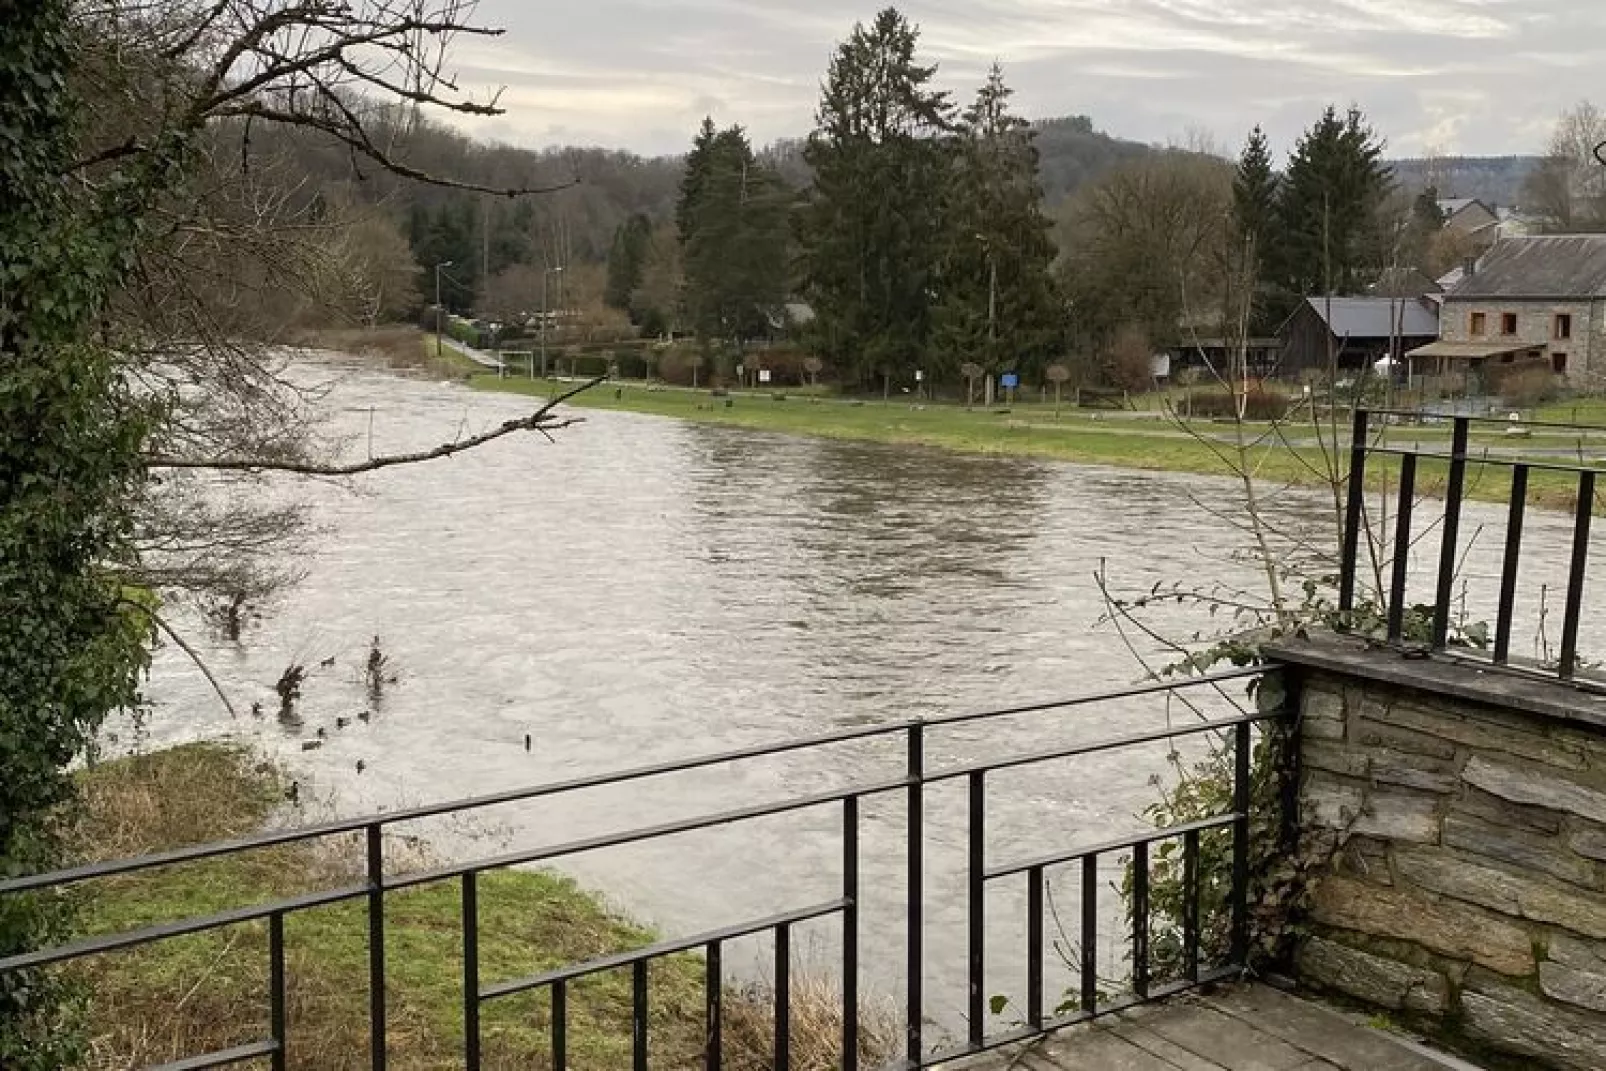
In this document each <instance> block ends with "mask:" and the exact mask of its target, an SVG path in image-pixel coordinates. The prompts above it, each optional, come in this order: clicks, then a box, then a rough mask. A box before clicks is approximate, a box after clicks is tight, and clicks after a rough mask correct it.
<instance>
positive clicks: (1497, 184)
mask: <svg viewBox="0 0 1606 1071" xmlns="http://www.w3.org/2000/svg"><path fill="white" fill-rule="evenodd" d="M1539 161H1540V157H1537V156H1440V157H1434V158H1432V159H1427V160H1394V161H1392V162H1391V163H1390V165H1389V166H1391V167H1392V168H1394V175H1395V178H1397V179H1398V180H1399V183H1400V185H1401V186H1403V187H1405V188H1406V189H1407V190H1421V189H1424V188H1426V187H1428V186H1434V187H1436V188H1437V189H1438V191H1439V196H1440V197H1476V198H1478V199H1479V200H1482V201H1484V202H1486V203H1488V204H1491V205H1510V206H1513V207H1520V206H1521V205H1522V185H1523V183H1524V182H1525V181H1526V180H1527V178H1528V175H1529V173H1530V172H1532V171H1533V169H1534V168H1535V167H1536V166H1537V165H1538V164H1539Z"/></svg>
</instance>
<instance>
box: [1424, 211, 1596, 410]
mask: <svg viewBox="0 0 1606 1071" xmlns="http://www.w3.org/2000/svg"><path fill="white" fill-rule="evenodd" d="M1407 356H1408V357H1409V358H1410V361H1411V372H1412V375H1413V376H1422V377H1428V378H1433V377H1460V378H1463V379H1465V380H1466V381H1467V382H1468V384H1469V389H1470V387H1471V385H1472V384H1473V383H1475V382H1477V381H1481V380H1483V379H1485V378H1486V377H1487V375H1488V373H1489V372H1490V371H1491V370H1492V369H1493V367H1494V366H1496V365H1499V364H1513V363H1518V362H1538V361H1543V362H1545V363H1547V364H1548V365H1549V367H1550V368H1551V369H1552V370H1553V371H1555V372H1556V373H1557V374H1558V375H1563V376H1566V377H1567V378H1568V379H1569V380H1570V381H1572V382H1574V383H1583V382H1586V381H1587V380H1589V379H1590V378H1591V377H1596V376H1599V375H1600V374H1601V373H1606V234H1558V235H1546V236H1542V237H1524V238H1502V239H1501V240H1500V241H1499V242H1497V243H1496V244H1495V246H1494V248H1492V249H1491V250H1490V251H1489V252H1488V253H1486V254H1485V255H1484V256H1483V257H1482V258H1481V259H1480V260H1478V261H1477V262H1476V263H1475V264H1469V265H1468V266H1467V269H1466V270H1465V271H1464V272H1463V274H1462V277H1461V279H1460V280H1459V281H1458V282H1456V284H1455V286H1454V288H1453V289H1451V290H1450V291H1449V292H1448V293H1446V294H1445V295H1443V309H1442V311H1441V312H1440V315H1439V337H1438V341H1437V342H1433V343H1431V344H1429V345H1425V346H1421V347H1418V348H1416V349H1413V350H1410V351H1409V352H1408V354H1407Z"/></svg>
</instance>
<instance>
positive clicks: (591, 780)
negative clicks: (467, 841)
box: [0, 663, 1281, 896]
mask: <svg viewBox="0 0 1606 1071" xmlns="http://www.w3.org/2000/svg"><path fill="white" fill-rule="evenodd" d="M1280 668H1281V667H1280V666H1278V665H1277V664H1275V663H1271V664H1267V665H1261V666H1253V667H1247V668H1244V669H1236V670H1231V671H1227V672H1223V673H1216V674H1211V675H1208V676H1203V677H1192V678H1187V679H1183V680H1177V681H1165V682H1160V683H1153V684H1146V685H1140V686H1137V687H1134V688H1126V689H1121V690H1112V691H1105V692H1095V693H1092V694H1089V695H1084V696H1077V697H1073V698H1070V699H1062V700H1054V701H1046V702H1042V703H1034V704H1030V705H1028V706H1019V707H1009V708H1006V709H1002V710H990V711H985V712H982V713H976V714H950V715H943V716H941V717H936V718H929V719H917V718H915V719H906V720H903V721H898V722H890V723H887V724H885V725H870V726H861V727H858V728H853V729H843V730H841V731H839V732H834V733H825V734H821V735H818V736H811V737H804V738H802V739H798V740H788V741H782V742H779V743H770V744H758V745H754V746H752V747H746V748H737V749H734V750H731V751H724V752H719V753H716V754H712V755H702V756H697V757H694V758H687V759H676V760H672V761H669V762H662V763H655V764H652V765H648V766H637V767H633V768H631V769H626V770H619V771H615V772H613V773H603V774H593V775H588V776H585V777H577V778H573V779H570V780H567V781H557V782H549V783H547V784H542V785H535V786H532V787H529V788H522V789H512V790H510V791H507V792H498V793H492V794H490V795H485V796H472V797H468V798H465V799H459V800H453V801H449V802H445V803H436V804H429V805H426V806H422V807H413V808H408V809H404V810H398V811H388V812H385V813H383V814H371V815H366V816H364V817H361V818H349V819H340V820H337V821H332V822H324V823H320V824H317V825H310V826H297V827H294V828H291V829H281V830H274V831H273V832H270V833H261V834H258V835H256V836H252V837H242V838H237V839H235V840H227V841H219V842H217V843H214V844H205V845H198V846H196V847H193V848H178V849H174V850H172V851H167V852H157V853H154V854H151V855H143V856H134V857H130V858H125V859H116V860H108V861H106V862H100V863H89V864H85V865H83V866H77V867H69V868H65V869H61V870H54V871H50V872H48V873H43V874H34V875H29V876H27V877H21V878H9V879H6V880H4V881H0V896H3V895H5V894H8V893H20V892H28V891H30V890H33V889H43V888H50V887H54V886H58V885H71V884H74V883H77V882H83V881H91V880H94V879H97V878H106V877H113V876H116V875H119V874H129V873H135V872H137V871H141V870H152V869H155V868H157V867H163V866H173V865H176V864H179V863H193V862H198V861H200V860H203V859H213V858H216V857H218V856H222V855H233V854H236V853H238V852H244V851H253V850H257V849H262V848H272V847H278V846H280V845H285V844H296V843H300V842H302V841H308V840H316V839H319V838H322V837H333V836H339V835H342V834H346V833H356V832H359V831H361V830H363V829H366V828H368V827H369V826H376V825H377V826H389V825H397V824H400V823H402V822H414V821H419V820H422V819H426V818H438V817H440V816H442V815H447V814H456V813H458V812H461V811H471V810H477V809H479V808H482V807H496V806H503V805H506V804H509V803H523V802H528V801H531V800H537V799H542V798H545V797H548V796H555V795H560V794H562V793H566V792H578V791H582V790H585V789H593V788H606V787H608V786H611V785H617V784H623V783H625V782H629V781H637V780H644V779H647V778H651V777H662V776H667V775H669V774H676V773H685V772H688V771H691V770H700V769H705V768H707V767H709V766H719V765H723V764H725V763H730V762H743V761H748V760H752V759H760V758H768V757H771V756H775V755H785V754H791V753H794V752H798V751H806V750H808V749H810V748H816V747H828V746H831V745H833V744H844V743H852V742H855V741H859V740H868V739H874V738H877V737H884V736H893V735H896V734H899V733H905V732H908V731H909V730H910V729H912V728H913V727H915V726H917V725H931V726H945V725H960V724H965V723H969V722H976V721H984V720H989V719H992V718H1003V717H1011V716H1016V715H1021V714H1035V713H1044V712H1047V711H1050V710H1061V709H1070V708H1075V707H1080V706H1087V705H1090V704H1094V703H1103V702H1109V701H1112V700H1116V699H1126V698H1131V697H1136V696H1144V695H1154V694H1158V693H1163V692H1176V691H1182V690H1184V689H1191V688H1200V687H1208V686H1211V685H1215V684H1220V683H1223V682H1227V681H1234V680H1240V679H1244V678H1248V677H1256V676H1261V675H1264V674H1266V673H1272V672H1276V671H1277V670H1278V669H1280Z"/></svg>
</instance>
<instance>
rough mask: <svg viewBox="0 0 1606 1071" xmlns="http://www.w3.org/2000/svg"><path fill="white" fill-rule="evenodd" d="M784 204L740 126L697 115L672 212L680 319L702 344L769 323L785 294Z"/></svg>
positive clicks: (755, 331) (738, 337) (740, 336)
mask: <svg viewBox="0 0 1606 1071" xmlns="http://www.w3.org/2000/svg"><path fill="white" fill-rule="evenodd" d="M791 204H792V193H791V191H790V190H788V189H787V188H786V186H785V185H784V184H783V183H782V182H781V180H780V179H779V178H778V177H777V176H776V174H775V173H774V172H773V171H772V170H771V169H770V168H768V167H766V166H764V165H763V164H761V163H760V162H759V161H758V159H757V157H756V156H755V155H754V153H753V147H752V145H751V144H750V143H749V142H748V140H747V134H746V133H745V132H744V131H743V130H742V128H741V127H739V126H733V127H730V128H729V129H727V130H716V129H715V128H714V126H713V123H712V122H710V121H706V120H705V121H704V124H703V127H702V129H701V131H699V133H698V136H697V141H696V143H695V144H694V145H693V148H692V152H691V155H690V157H689V158H688V161H687V167H686V179H685V182H684V184H683V185H682V194H681V200H680V203H679V204H678V205H677V208H676V213H675V216H676V220H677V222H678V224H679V227H680V244H681V261H682V269H683V271H684V279H685V283H684V289H683V293H682V301H683V305H684V308H685V314H686V321H687V323H688V324H689V326H690V327H691V328H692V329H693V330H695V331H696V332H697V334H698V336H699V337H701V338H702V339H703V340H704V341H705V342H712V341H714V340H716V339H717V340H726V341H731V342H735V343H737V344H740V343H741V342H743V341H744V340H747V339H752V338H757V337H760V336H762V335H764V334H766V333H768V331H769V330H770V329H771V326H770V325H771V319H772V317H774V316H776V315H778V313H779V311H780V309H781V307H782V305H783V304H784V303H785V300H786V293H787V283H788V272H789V264H788V259H789V253H788V249H789V246H788V242H787V236H788V235H787V228H788V213H789V211H790V208H791ZM644 252H645V250H644Z"/></svg>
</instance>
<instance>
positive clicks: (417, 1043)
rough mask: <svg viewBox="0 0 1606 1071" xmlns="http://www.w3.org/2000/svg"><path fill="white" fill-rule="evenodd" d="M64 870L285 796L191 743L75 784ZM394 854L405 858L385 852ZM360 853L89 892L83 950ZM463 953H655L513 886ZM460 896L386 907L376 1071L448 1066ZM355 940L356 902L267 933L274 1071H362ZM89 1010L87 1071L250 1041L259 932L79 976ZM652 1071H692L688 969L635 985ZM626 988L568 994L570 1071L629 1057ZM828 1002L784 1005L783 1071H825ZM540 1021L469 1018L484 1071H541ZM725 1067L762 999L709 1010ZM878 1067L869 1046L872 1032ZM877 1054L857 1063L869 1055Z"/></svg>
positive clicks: (698, 967)
mask: <svg viewBox="0 0 1606 1071" xmlns="http://www.w3.org/2000/svg"><path fill="white" fill-rule="evenodd" d="M82 786H83V795H84V799H85V802H86V805H87V806H86V814H85V818H84V820H83V822H82V823H81V828H82V833H81V835H80V841H81V844H80V848H81V853H82V854H83V855H84V856H85V857H86V858H109V857H117V856H123V855H128V854H134V853H144V852H152V851H160V850H163V849H167V848H172V847H177V846H180V845H188V844H195V843H202V842H207V841H213V840H219V839H225V838H230V837H237V836H242V835H246V834H249V833H251V832H253V831H255V830H257V829H260V828H262V826H263V825H264V823H267V822H268V821H270V820H271V819H272V817H273V816H274V815H275V814H276V813H277V812H278V811H279V810H280V809H281V808H283V807H284V806H285V798H284V797H285V779H284V777H283V775H282V774H281V773H280V772H279V771H278V770H276V769H275V768H273V767H272V766H269V765H266V764H264V763H261V762H258V761H257V760H255V759H253V758H252V757H251V756H250V755H249V754H248V753H247V752H245V751H243V750H240V749H237V748H234V747H230V746H226V745H218V744H198V745H190V746H186V747H181V748H175V749H172V750H169V751H163V752H159V753H156V754H153V755H148V756H141V757H136V758H132V759H125V760H120V761H118V762H114V763H109V764H106V765H103V766H100V767H97V768H96V769H94V770H92V771H90V772H89V773H87V774H85V775H84V777H83V781H82ZM392 854H393V855H394V856H399V857H401V858H403V859H407V858H408V857H409V856H411V857H412V862H414V863H418V862H421V861H422V860H421V859H419V858H418V857H419V854H420V849H419V848H418V846H416V845H409V844H405V843H401V842H398V843H397V844H396V845H395V850H394V852H392ZM361 857H362V849H361V845H360V844H358V843H356V842H355V841H353V840H350V839H344V838H341V839H339V840H338V842H336V840H335V839H331V840H330V841H329V842H325V843H324V844H322V845H321V846H301V845H292V846H286V847H279V848H273V849H268V850H265V851H261V852H257V853H252V854H251V855H250V856H234V857H227V858H222V859H216V860H211V861H206V862H201V863H195V864H188V865H185V866H182V867H171V868H167V869H165V870H161V871H156V872H151V873H149V874H142V875H138V876H133V877H128V878H123V879H116V880H113V881H109V882H102V883H98V884H97V885H96V886H95V891H94V892H93V894H92V895H89V896H88V897H87V898H86V899H85V900H84V902H83V904H82V909H81V912H80V916H79V917H80V924H81V928H82V930H83V932H85V933H88V934H94V933H111V932H120V931H124V930H128V929H132V928H135V927H139V926H143V925H150V924H154V923H158V922H164V921H171V920H174V919H179V918H184V917H188V916H194V915H200V914H205V913H209V912H215V911H222V910H228V909H230V908H236V907H242V906H246V905H251V904H258V903H262V902H265V901H268V900H272V899H275V898H279V897H287V896H294V895H297V894H300V893H305V892H309V891H312V890H315V889H327V888H333V887H340V886H345V885H350V884H352V883H353V882H354V881H360V877H359V874H360V870H359V869H358V868H359V867H360V860H361ZM479 910H480V935H481V936H480V941H481V944H480V955H481V962H482V977H483V979H484V982H485V983H486V984H489V983H491V982H494V981H502V980H506V979H511V978H515V977H520V976H524V975H528V974H533V973H537V972H540V971H543V970H549V969H553V968H556V967H560V966H563V965H566V964H570V963H577V962H583V961H585V960H588V959H591V958H594V957H596V956H599V955H605V954H608V953H611V952H617V951H621V950H625V949H630V948H637V947H640V946H642V945H645V944H648V943H650V942H651V941H652V940H653V939H654V935H653V934H651V933H650V932H648V931H647V930H645V929H643V928H642V927H640V926H637V925H635V924H633V923H631V922H629V921H628V920H626V919H623V918H621V917H619V916H618V915H616V914H614V913H612V912H610V911H609V910H608V909H607V908H606V907H605V906H604V905H603V904H602V903H601V902H600V901H599V900H598V899H597V898H596V897H594V896H592V895H591V894H589V893H587V892H585V891H584V890H582V889H580V888H579V887H578V886H576V885H575V884H574V883H573V882H571V881H569V880H567V879H566V878H563V877H560V876H557V875H553V874H548V873H536V872H528V871H498V872H494V873H488V874H485V875H483V876H482V877H481V880H480V887H479ZM460 912H461V900H460V893H459V885H458V883H456V882H450V883H444V884H441V885H433V886H425V887H422V888H419V889H417V890H412V891H408V892H402V893H396V894H392V895H390V896H388V897H387V898H386V927H387V931H386V952H387V957H388V963H389V970H388V974H387V981H388V1003H389V1032H390V1044H389V1053H390V1057H391V1064H390V1066H391V1067H393V1068H397V1069H399V1071H424V1069H431V1068H440V1067H448V1066H455V1065H459V1064H460V1063H461V1060H462V1041H463V1025H462V944H461V929H460V925H459V920H460V918H461V914H460ZM366 935H367V922H366V914H365V911H364V906H363V904H362V903H361V902H353V903H347V904H341V905H336V906H332V907H326V908H319V909H315V910H310V911H305V912H297V913H296V914H294V915H292V916H290V917H289V918H288V920H287V922H286V952H287V964H288V967H287V975H288V978H289V986H288V990H289V992H288V1021H289V1033H290V1038H289V1044H290V1066H291V1067H293V1068H303V1069H308V1071H310V1069H314V1068H316V1069H318V1071H343V1069H346V1068H350V1069H353V1071H356V1069H358V1068H365V1067H367V1066H368V1055H367V1050H368V1034H367V1021H368V1020H367V1002H368V992H367V969H368V967H367V964H368V956H367V939H366ZM78 969H79V970H80V971H81V973H82V976H83V977H84V979H85V981H86V982H87V989H88V991H89V993H90V994H92V996H91V1007H90V1016H89V1018H90V1022H91V1023H92V1026H93V1037H94V1049H95V1058H94V1060H93V1062H92V1066H95V1067H103V1066H104V1067H113V1066H116V1067H126V1066H140V1067H143V1066H146V1065H147V1064H151V1063H160V1062H163V1061H166V1060H172V1059H175V1058H178V1057H180V1056H185V1055H195V1054H198V1053H202V1052H207V1051H215V1050H219V1049H224V1048H227V1047H229V1046H232V1045H239V1044H244V1043H247V1042H249V1041H255V1040H258V1039H259V1038H261V1037H263V1036H264V1034H265V1031H266V1016H267V998H266V992H267V988H266V987H267V980H268V975H267V971H268V967H267V938H266V931H265V928H264V927H263V926H262V925H261V924H249V925H243V926H237V927H233V928H230V929H228V930H222V931H213V932H210V933H204V934H198V935H193V936H189V937H183V938H177V939H174V940H170V941H164V942H160V943H157V944H152V945H146V946H143V947H142V948H139V949H136V950H133V951H130V952H123V953H119V954H116V955H113V956H107V957H100V958H99V959H97V960H92V961H88V962H87V963H86V964H85V965H84V966H82V967H80V968H78ZM651 979H652V990H651V1000H650V1006H651V1028H650V1037H651V1041H652V1044H651V1050H652V1057H653V1059H652V1063H653V1066H654V1067H666V1068H680V1067H691V1066H701V1053H702V1051H703V1039H704V1036H705V1035H704V998H703V963H702V960H701V959H700V958H699V957H696V956H691V955H685V956H679V957H674V958H671V959H667V960H661V961H658V962H657V963H656V964H655V965H654V966H653V968H652V973H651ZM630 1003H631V981H630V975H629V972H628V971H626V972H620V971H613V972H608V973H606V974H600V975H595V976H592V977H591V978H589V979H587V980H584V981H582V982H578V983H575V984H573V985H572V986H571V988H570V993H569V1019H568V1023H569V1032H568V1044H569V1067H570V1068H572V1069H576V1071H578V1069H593V1071H614V1069H617V1068H619V1067H625V1066H628V1065H629V1063H630V1054H631V1020H630ZM835 1009H836V997H835V994H834V992H833V991H832V990H831V989H830V988H829V987H828V986H826V985H825V984H823V983H818V982H808V981H803V982H802V983H801V984H799V985H797V986H796V988H795V989H794V995H793V1015H794V1035H793V1036H794V1041H793V1045H794V1052H797V1053H798V1054H799V1056H800V1057H801V1059H802V1062H801V1063H799V1064H798V1065H797V1066H800V1067H805V1068H818V1069H821V1071H823V1069H825V1068H828V1067H831V1066H833V1065H834V1064H835V1062H836V1053H837V1051H838V1049H837V1046H836V1043H835V1041H834V1039H835V1038H836V1037H838V1036H839V1034H838V1033H837V1031H838V1030H839V1018H838V1016H837V1014H836V1011H835ZM548 1022H549V1005H548V1003H547V1001H546V999H545V998H544V994H542V995H540V996H539V998H537V997H531V998H527V999H526V998H514V999H511V1000H507V1001H496V1002H493V1003H490V1004H487V1005H486V1006H485V1012H484V1020H483V1024H484V1029H483V1036H484V1038H485V1064H484V1066H485V1067H487V1068H490V1069H512V1068H521V1069H528V1068H545V1067H547V1066H548V1055H547V1054H548V1052H549V1045H550V1034H549V1033H548ZM723 1024H724V1034H725V1042H726V1048H725V1057H726V1066H727V1067H732V1068H735V1069H737V1071H758V1069H760V1068H763V1067H766V1066H767V1065H768V1063H769V1056H770V1036H771V1032H772V1030H773V1024H772V1020H771V1018H770V1013H769V1010H768V1003H767V1000H766V998H765V996H764V994H762V993H757V992H747V993H743V992H727V997H726V1004H725V1014H724V1019H723ZM872 1034H873V1035H874V1036H875V1037H876V1038H877V1039H879V1040H874V1041H872V1042H870V1043H869V1045H870V1048H871V1049H877V1048H878V1046H882V1045H884V1044H885V1043H886V1032H885V1031H884V1030H883V1031H874V1030H872ZM885 1051H886V1050H885V1049H879V1051H875V1052H869V1051H867V1055H884V1053H885Z"/></svg>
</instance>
